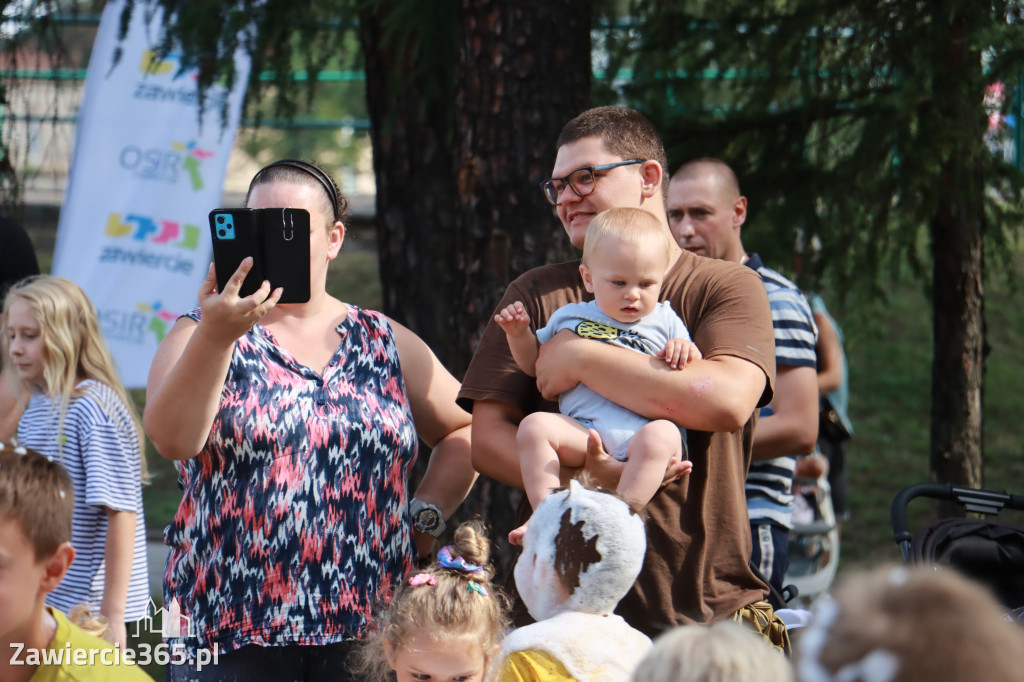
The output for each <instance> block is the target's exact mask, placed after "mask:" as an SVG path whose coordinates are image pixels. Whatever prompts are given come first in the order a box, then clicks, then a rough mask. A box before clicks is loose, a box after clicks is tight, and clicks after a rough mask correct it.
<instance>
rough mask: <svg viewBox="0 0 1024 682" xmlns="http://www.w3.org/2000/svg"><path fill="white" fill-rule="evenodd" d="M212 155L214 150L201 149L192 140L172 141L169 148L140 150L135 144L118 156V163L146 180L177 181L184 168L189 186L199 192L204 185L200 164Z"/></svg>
mask: <svg viewBox="0 0 1024 682" xmlns="http://www.w3.org/2000/svg"><path fill="white" fill-rule="evenodd" d="M215 155H216V153H215V152H213V151H210V150H208V149H202V148H200V147H199V145H198V144H197V143H196V141H195V140H191V141H189V142H171V148H170V149H160V148H158V147H153V148H150V149H142V148H141V147H137V146H135V145H128V146H127V147H125V148H124V149H122V150H121V153H120V154H119V155H118V162H119V163H120V164H121V168H124V169H125V170H127V171H130V172H132V173H133V174H135V175H136V176H137V177H140V178H143V179H145V180H158V181H161V182H168V183H176V182H177V181H178V176H179V175H180V173H181V171H185V172H186V173H187V174H188V178H189V183H190V184H191V185H192V189H193V190H194V191H197V192H198V191H199V190H201V189H203V187H205V183H204V182H203V176H202V174H201V172H200V171H201V169H202V164H203V162H204V161H206V160H207V159H212V158H213V157H214V156H215Z"/></svg>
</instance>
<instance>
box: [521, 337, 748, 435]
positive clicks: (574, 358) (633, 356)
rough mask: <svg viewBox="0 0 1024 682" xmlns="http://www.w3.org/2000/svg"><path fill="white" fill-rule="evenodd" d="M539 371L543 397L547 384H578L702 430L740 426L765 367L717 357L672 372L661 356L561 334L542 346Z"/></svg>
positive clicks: (649, 415)
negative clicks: (583, 384)
mask: <svg viewBox="0 0 1024 682" xmlns="http://www.w3.org/2000/svg"><path fill="white" fill-rule="evenodd" d="M553 344H557V345H553ZM549 347H550V348H551V350H553V351H555V352H554V353H550V354H549V353H548V352H547V351H548V349H549ZM537 371H538V380H539V385H540V387H541V389H542V391H543V392H544V393H545V395H547V393H548V389H547V388H545V386H546V385H550V386H555V387H557V389H558V390H564V388H565V387H566V386H571V385H572V384H573V383H575V382H582V383H585V384H586V385H587V386H588V387H590V388H591V389H593V390H594V391H596V392H597V393H599V394H601V395H602V396H604V397H605V398H608V399H609V400H611V401H613V402H615V403H617V404H619V405H622V406H624V407H626V408H628V409H630V410H632V411H634V412H636V413H637V414H640V415H643V416H645V417H647V418H649V419H669V420H671V421H673V422H675V423H676V424H678V425H679V426H682V427H685V428H692V429H698V430H701V431H734V430H736V429H739V428H741V427H742V426H743V424H745V423H746V422H747V420H748V419H749V418H750V415H751V414H752V413H753V411H754V408H755V407H756V406H757V402H758V400H759V399H760V397H761V395H762V394H763V392H764V387H765V374H764V371H763V370H762V369H761V368H760V367H758V366H757V365H755V364H754V363H752V362H749V361H747V360H744V359H742V358H738V357H733V356H716V357H714V358H711V359H709V360H697V361H694V362H693V363H691V364H690V365H688V366H687V367H686V368H685V369H683V370H674V369H671V368H670V367H668V365H667V364H666V363H665V362H664V361H663V360H661V359H660V358H656V357H653V356H649V355H644V354H641V353H637V352H635V351H631V350H628V349H623V348H616V347H614V346H611V345H609V344H604V343H599V342H596V341H593V340H588V339H580V338H579V337H575V335H568V336H563V335H562V334H559V335H557V336H556V337H555V339H552V340H551V341H549V342H547V343H545V344H544V345H543V346H542V347H541V354H540V358H539V359H538V364H537Z"/></svg>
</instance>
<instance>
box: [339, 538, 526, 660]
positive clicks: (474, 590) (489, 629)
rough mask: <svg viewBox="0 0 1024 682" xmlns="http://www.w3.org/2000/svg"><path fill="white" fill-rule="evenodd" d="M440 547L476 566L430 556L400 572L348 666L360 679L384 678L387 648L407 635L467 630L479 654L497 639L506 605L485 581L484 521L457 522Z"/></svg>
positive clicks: (452, 635) (444, 636)
mask: <svg viewBox="0 0 1024 682" xmlns="http://www.w3.org/2000/svg"><path fill="white" fill-rule="evenodd" d="M446 549H447V550H448V553H449V554H450V555H451V556H452V557H455V558H456V559H458V558H460V557H461V559H462V560H463V561H464V562H465V563H468V564H473V565H475V566H479V567H480V570H478V571H473V572H467V571H463V570H458V569H454V568H446V567H444V566H442V565H441V564H440V563H439V561H438V560H435V561H434V562H433V563H432V564H430V566H428V567H426V568H423V569H414V570H413V571H412V573H411V574H410V575H408V576H406V578H405V579H404V580H403V581H402V583H401V584H400V585H399V586H398V588H397V590H396V591H395V594H394V597H393V598H392V600H391V603H390V605H388V606H387V607H386V608H384V609H383V610H382V611H381V612H380V613H379V614H378V616H377V617H376V619H375V622H374V624H373V629H372V632H371V633H370V635H369V637H367V638H366V640H364V641H363V642H362V643H361V646H360V648H359V650H358V654H357V656H356V657H355V664H354V666H353V668H354V672H356V673H357V674H359V675H360V679H369V680H384V679H388V678H389V675H390V670H391V667H390V665H389V664H388V660H387V657H388V654H389V652H398V651H399V650H401V649H402V648H403V646H404V645H405V643H406V642H408V640H409V637H410V636H411V635H416V634H424V633H426V634H429V636H430V637H431V638H432V639H434V640H435V641H438V642H448V641H454V640H458V639H461V638H462V637H465V636H467V635H471V636H473V637H474V638H478V639H479V642H480V650H481V652H482V653H483V655H484V657H485V658H489V657H490V656H491V654H492V653H493V651H494V648H495V647H496V646H497V645H498V643H499V642H500V641H501V636H502V633H503V632H504V631H505V628H506V627H508V622H509V621H508V615H507V612H508V608H507V604H506V599H505V597H504V595H502V594H501V593H499V592H498V591H497V590H496V589H495V588H494V586H493V585H492V584H491V578H492V577H493V575H494V570H493V568H492V567H491V566H490V564H489V561H490V554H491V543H490V540H488V538H487V533H486V530H485V528H484V525H483V524H482V523H481V522H480V521H467V522H465V523H462V524H460V525H459V527H458V528H456V529H455V537H454V541H453V543H452V544H451V545H450V546H448V547H447V548H446Z"/></svg>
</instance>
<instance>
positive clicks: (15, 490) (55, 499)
mask: <svg viewBox="0 0 1024 682" xmlns="http://www.w3.org/2000/svg"><path fill="white" fill-rule="evenodd" d="M74 504H75V501H74V488H73V487H72V485H71V479H70V478H69V477H68V474H67V472H66V471H65V470H64V467H62V466H61V465H60V464H58V463H57V462H52V461H50V460H49V459H47V458H46V457H44V456H43V455H41V454H39V453H38V452H36V451H35V450H31V449H29V448H24V447H19V446H16V445H14V444H13V443H3V442H0V519H5V520H10V521H14V522H15V523H17V524H18V526H20V527H21V532H22V533H23V534H24V535H25V537H26V538H27V539H28V541H29V544H31V545H32V549H33V552H34V555H35V560H36V561H42V560H45V559H49V558H50V557H51V556H53V554H54V552H56V551H57V549H58V548H59V547H60V546H61V545H62V544H64V543H65V542H70V541H71V517H72V514H73V513H74Z"/></svg>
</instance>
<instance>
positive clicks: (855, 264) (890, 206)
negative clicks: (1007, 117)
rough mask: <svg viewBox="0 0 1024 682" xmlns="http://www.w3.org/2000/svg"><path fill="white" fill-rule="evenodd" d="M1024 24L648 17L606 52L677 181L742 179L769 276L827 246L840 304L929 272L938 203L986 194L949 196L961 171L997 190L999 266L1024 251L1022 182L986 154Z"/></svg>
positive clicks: (865, 0)
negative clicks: (925, 246)
mask: <svg viewBox="0 0 1024 682" xmlns="http://www.w3.org/2000/svg"><path fill="white" fill-rule="evenodd" d="M1022 12H1024V10H1022V7H1021V6H1020V4H1019V3H1016V2H992V3H977V2H974V0H952V1H949V2H923V1H921V2H892V1H890V0H856V1H855V2H848V1H845V0H844V1H842V2H839V1H837V0H775V1H774V2H767V3H747V2H742V1H739V0H715V2H703V1H700V0H693V1H689V2H682V3H675V2H633V3H632V4H631V7H630V17H631V21H630V22H629V23H627V24H625V25H622V24H620V25H618V26H614V27H613V28H611V29H609V30H608V34H609V35H608V38H607V41H608V45H609V46H610V47H609V49H610V51H611V52H613V53H614V54H612V56H611V57H610V58H609V59H610V63H611V65H612V68H616V69H617V68H630V69H631V70H632V79H630V80H629V81H626V82H624V83H622V84H621V85H619V86H618V87H616V88H614V89H613V91H612V92H608V91H606V92H605V93H604V97H605V98H606V99H610V98H611V97H618V98H623V99H624V100H625V101H626V102H627V103H628V104H630V105H633V106H636V107H637V108H639V109H641V110H643V111H645V112H646V113H647V114H649V115H650V117H651V118H652V120H654V121H655V123H656V124H657V125H658V126H659V128H660V130H662V131H663V133H664V135H665V138H666V146H667V150H668V154H669V160H670V163H671V164H672V165H673V169H674V168H675V167H676V166H678V165H680V164H681V163H683V162H685V161H686V160H688V159H692V158H696V157H699V156H705V155H707V156H717V157H720V158H723V159H724V160H726V161H727V162H729V163H730V164H731V165H733V166H734V167H735V168H737V169H738V171H739V174H740V180H741V182H742V183H743V190H744V193H745V194H746V195H747V196H748V197H749V199H750V206H751V214H750V218H749V219H748V222H747V226H748V227H747V229H746V230H745V234H746V235H747V239H746V240H745V241H746V242H747V243H748V246H749V247H750V248H752V249H754V250H757V251H759V252H761V253H762V254H763V255H764V256H765V258H766V260H767V261H768V262H771V263H778V264H787V263H790V262H791V261H792V254H793V249H794V243H795V240H796V234H795V233H796V231H797V230H800V231H801V232H802V233H803V235H804V243H810V242H809V241H808V240H810V239H812V238H813V239H814V242H816V243H818V242H820V244H821V258H819V259H817V260H816V261H814V262H813V263H810V264H809V265H811V271H810V272H808V273H807V274H808V275H809V277H808V280H807V281H808V282H809V283H814V282H816V280H817V279H818V278H819V277H820V276H821V275H822V273H823V270H824V269H825V268H826V265H827V269H828V275H829V277H830V278H832V279H834V280H835V284H836V287H837V288H838V289H839V290H840V291H841V292H845V291H847V290H848V289H849V288H850V287H853V286H858V287H864V288H867V289H868V290H869V291H871V290H872V289H873V290H874V292H876V293H880V291H881V285H880V284H879V281H880V280H879V274H881V273H888V275H890V277H889V278H890V279H891V278H892V277H894V276H895V274H896V272H897V271H898V269H899V268H900V267H902V265H903V264H905V263H909V265H910V266H911V268H912V269H913V271H914V272H916V273H917V274H924V273H926V272H927V268H926V267H925V266H924V263H923V261H922V259H921V257H920V254H921V253H922V251H921V248H920V247H921V242H922V235H924V234H927V233H926V232H924V231H923V228H924V227H926V226H927V225H928V224H929V221H930V220H931V219H932V218H933V215H934V211H935V208H936V206H937V205H938V204H939V203H940V198H942V197H943V196H944V195H946V194H948V193H950V192H964V193H970V192H971V191H973V189H972V184H971V182H970V178H969V177H968V176H967V175H962V176H955V177H954V178H953V179H952V186H950V182H949V181H947V182H943V179H942V177H941V173H942V170H943V168H944V167H948V164H946V162H947V161H949V160H950V159H954V160H962V161H963V164H962V167H963V168H964V169H965V172H967V171H966V169H981V172H982V173H983V175H984V178H985V186H986V187H987V188H988V192H987V193H986V197H985V198H986V200H987V211H986V214H985V217H986V219H987V220H988V227H989V230H988V232H987V240H988V245H989V246H990V247H993V248H992V249H991V252H992V253H993V254H995V255H997V256H998V255H1000V254H1003V253H1005V249H1004V248H1003V247H1005V246H1006V243H1007V239H1012V238H1013V236H1014V235H1015V234H1018V233H1019V229H1020V228H1019V225H1020V219H1021V217H1022V207H1021V202H1020V199H1019V196H1020V189H1021V184H1022V183H1021V180H1022V178H1021V176H1020V174H1019V173H1018V172H1017V171H1016V170H1015V169H1014V168H1012V167H1010V166H1008V165H1007V164H1004V163H1002V162H1001V161H998V160H997V159H995V158H994V156H993V155H992V154H991V153H990V152H989V151H988V149H987V148H986V147H985V143H984V139H983V135H984V131H985V116H986V112H985V110H984V107H983V99H984V89H985V86H986V85H987V84H989V83H992V82H995V81H1007V82H1009V83H1010V85H1011V86H1012V85H1014V84H1016V83H1017V81H1018V79H1019V73H1020V69H1021V66H1022V65H1024V23H1022V21H1021V19H1022V16H1024V15H1022ZM983 55H984V59H985V64H986V66H987V68H986V70H983V69H982V63H983V62H982V58H983ZM952 60H963V61H962V62H955V63H954V62H953V61H952ZM964 73H968V74H970V75H969V76H968V77H965V78H962V77H960V75H957V76H956V77H954V76H952V75H950V74H961V75H962V74H964ZM1009 100H1010V98H1007V101H1006V102H1005V103H1004V108H1006V107H1009V105H1010V101H1009ZM805 262H806V261H805Z"/></svg>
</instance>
